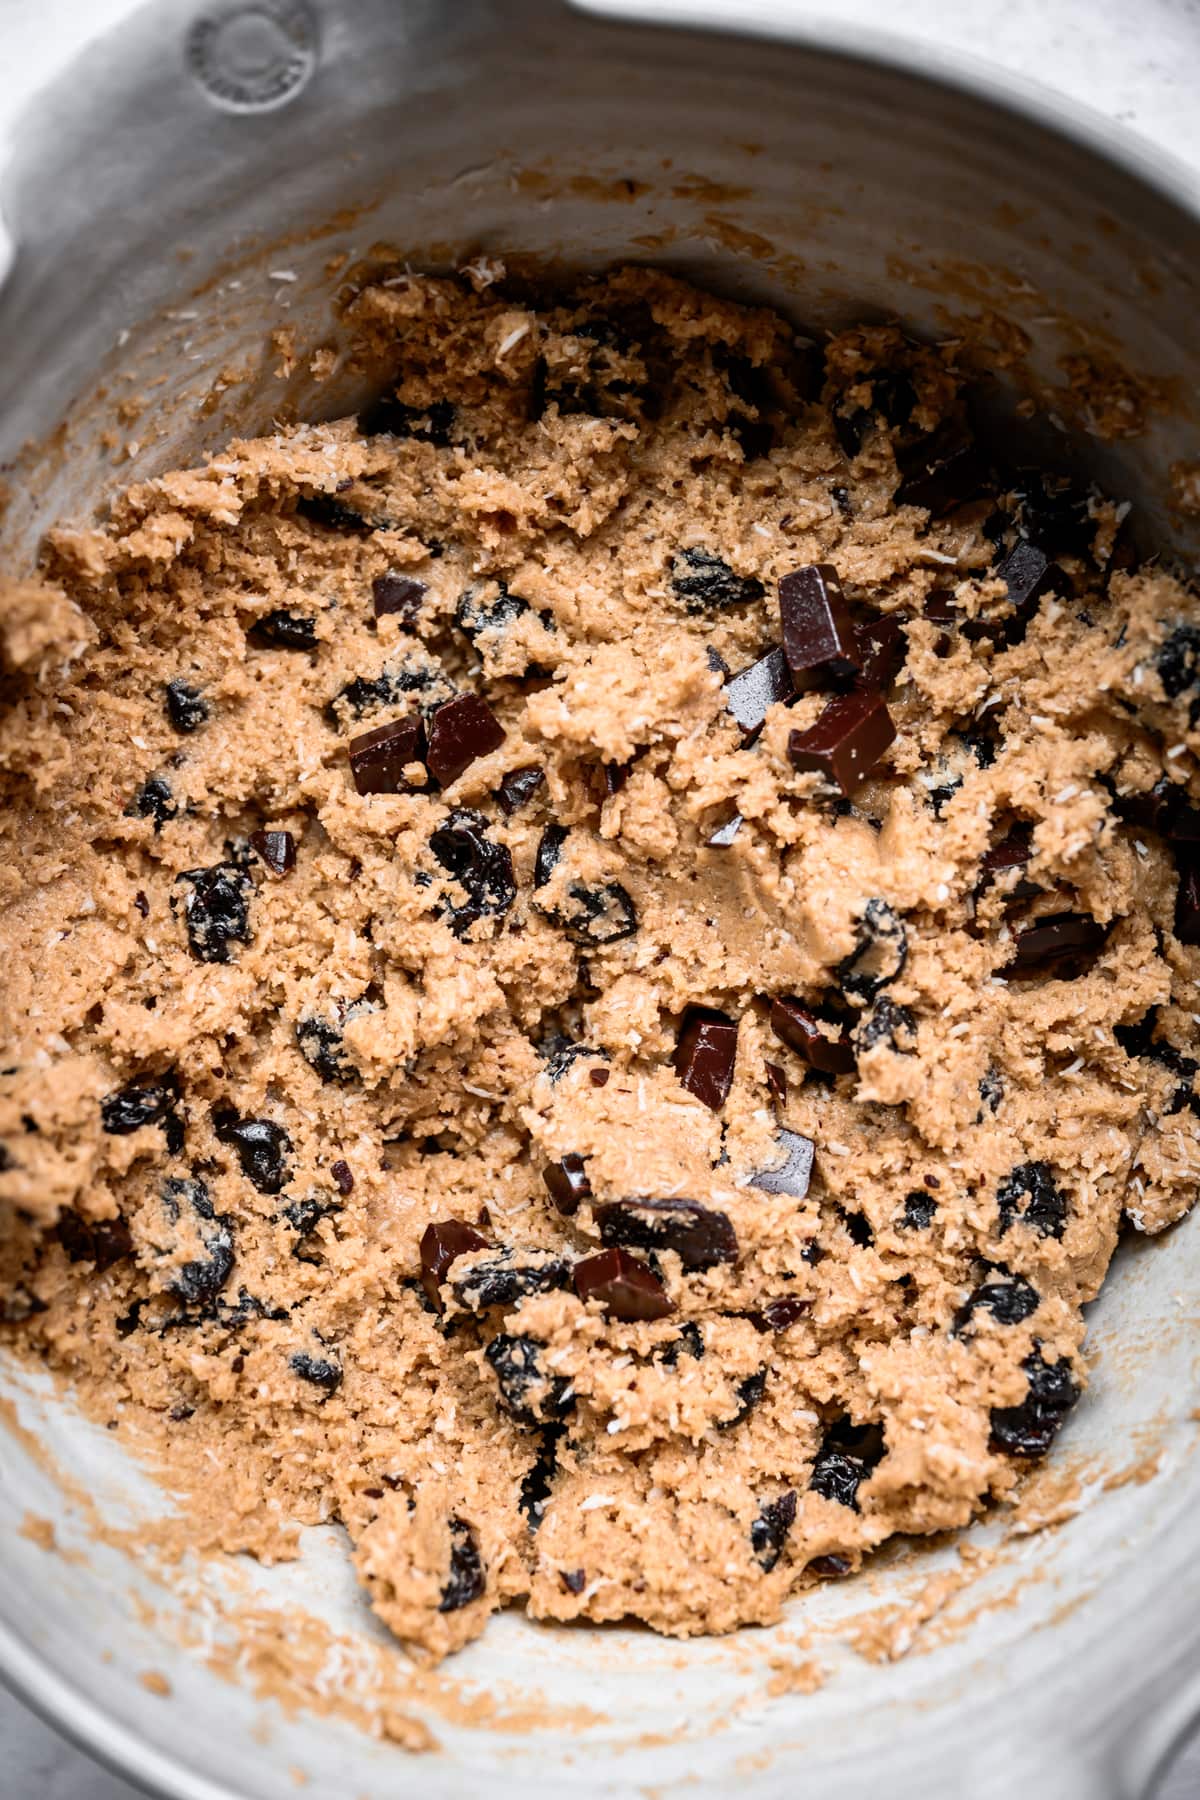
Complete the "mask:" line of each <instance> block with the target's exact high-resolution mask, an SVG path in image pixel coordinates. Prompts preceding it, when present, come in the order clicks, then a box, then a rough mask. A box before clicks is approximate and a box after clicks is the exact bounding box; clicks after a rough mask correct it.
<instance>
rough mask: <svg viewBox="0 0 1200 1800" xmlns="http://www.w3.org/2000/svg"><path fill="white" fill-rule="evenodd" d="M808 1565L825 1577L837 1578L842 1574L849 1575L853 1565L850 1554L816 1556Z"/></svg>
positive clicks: (814, 1572)
mask: <svg viewBox="0 0 1200 1800" xmlns="http://www.w3.org/2000/svg"><path fill="white" fill-rule="evenodd" d="M806 1567H807V1568H809V1569H811V1570H812V1572H813V1574H814V1575H820V1576H821V1577H822V1578H823V1579H827V1580H836V1579H837V1578H838V1577H839V1576H840V1575H848V1574H849V1573H850V1570H851V1568H852V1567H853V1565H852V1563H851V1561H850V1558H849V1557H848V1556H814V1557H813V1559H812V1561H811V1562H810V1563H808V1564H807V1565H806Z"/></svg>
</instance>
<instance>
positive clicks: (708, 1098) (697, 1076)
mask: <svg viewBox="0 0 1200 1800" xmlns="http://www.w3.org/2000/svg"><path fill="white" fill-rule="evenodd" d="M737 1038H738V1028H737V1022H736V1020H734V1019H731V1018H730V1017H729V1014H728V1013H723V1012H718V1011H717V1010H716V1009H715V1008H714V1007H711V1006H689V1007H688V1009H687V1011H686V1012H685V1013H684V1015H683V1020H682V1023H681V1024H680V1027H679V1037H678V1039H677V1040H676V1044H675V1057H674V1064H675V1073H676V1075H677V1076H678V1077H679V1082H680V1085H681V1086H682V1087H685V1088H686V1089H687V1091H688V1093H689V1094H694V1095H695V1097H696V1099H697V1100H703V1102H704V1104H705V1106H707V1107H710V1108H711V1109H712V1111H713V1112H720V1110H721V1108H722V1107H723V1106H724V1104H725V1101H726V1099H727V1097H728V1094H729V1089H730V1087H731V1086H732V1084H733V1065H734V1061H735V1059H736V1057H737Z"/></svg>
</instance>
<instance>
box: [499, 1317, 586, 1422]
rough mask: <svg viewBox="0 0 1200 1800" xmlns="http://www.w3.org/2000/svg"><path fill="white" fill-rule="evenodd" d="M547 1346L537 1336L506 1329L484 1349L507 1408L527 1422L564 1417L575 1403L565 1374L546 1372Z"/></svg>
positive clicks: (516, 1417) (507, 1410)
mask: <svg viewBox="0 0 1200 1800" xmlns="http://www.w3.org/2000/svg"><path fill="white" fill-rule="evenodd" d="M545 1349H546V1346H545V1344H540V1343H538V1341H537V1339H536V1338H531V1337H523V1336H518V1335H514V1334H512V1333H510V1332H507V1331H505V1332H501V1333H500V1335H499V1336H498V1337H494V1338H493V1339H492V1341H491V1343H490V1344H488V1345H487V1346H486V1348H485V1349H484V1352H483V1354H484V1356H485V1357H486V1359H487V1361H488V1363H489V1364H490V1365H491V1368H492V1370H493V1372H494V1374H495V1377H496V1381H497V1384H498V1386H499V1389H500V1400H501V1404H502V1405H503V1406H504V1408H505V1411H506V1412H509V1413H511V1414H512V1416H513V1418H514V1419H519V1420H520V1421H521V1423H522V1424H525V1425H544V1424H546V1423H547V1422H548V1421H549V1420H551V1419H561V1418H562V1417H563V1415H564V1414H565V1413H568V1412H570V1410H571V1408H572V1407H573V1406H574V1404H575V1395H574V1392H573V1390H572V1387H571V1383H570V1382H569V1381H568V1380H567V1378H566V1376H565V1375H555V1374H553V1373H547V1371H546V1370H545V1368H544V1367H543V1364H542V1357H543V1355H544V1352H545Z"/></svg>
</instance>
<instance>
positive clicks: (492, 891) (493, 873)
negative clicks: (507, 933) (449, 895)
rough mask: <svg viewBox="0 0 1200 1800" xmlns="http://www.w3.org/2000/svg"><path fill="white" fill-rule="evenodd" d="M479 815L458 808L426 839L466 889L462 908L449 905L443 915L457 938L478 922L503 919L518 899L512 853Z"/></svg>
mask: <svg viewBox="0 0 1200 1800" xmlns="http://www.w3.org/2000/svg"><path fill="white" fill-rule="evenodd" d="M486 825H487V820H486V819H485V818H484V817H483V815H482V813H477V812H474V811H472V810H471V809H470V808H468V807H457V808H456V809H455V810H454V812H452V813H451V814H450V816H449V818H448V819H447V820H446V822H445V824H443V825H439V826H438V829H437V830H436V831H435V832H434V833H433V835H432V837H431V838H430V840H429V848H430V849H431V850H432V851H433V854H434V855H435V856H436V857H437V859H438V861H439V862H440V863H441V865H442V867H443V868H444V869H447V870H449V872H450V874H451V875H452V876H453V877H454V879H455V881H457V882H458V883H459V885H460V886H461V887H462V888H464V889H465V891H466V895H467V898H466V902H465V904H463V905H462V906H448V907H447V908H446V913H447V916H448V918H449V919H450V923H451V927H452V929H453V931H454V934H455V936H456V937H462V936H463V934H464V933H465V932H466V931H468V930H469V929H470V927H471V926H472V925H473V924H474V923H475V921H476V920H477V919H482V918H484V917H485V916H496V917H503V915H504V914H505V913H506V912H507V911H508V909H509V907H510V906H511V905H512V903H513V901H514V900H515V899H516V897H517V883H516V880H515V878H514V876H513V864H512V853H511V851H510V850H509V848H508V846H507V844H498V843H496V841H495V839H494V838H490V837H488V835H487V832H486V830H485V829H484V828H485V826H486Z"/></svg>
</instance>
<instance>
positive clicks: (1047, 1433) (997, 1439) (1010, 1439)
mask: <svg viewBox="0 0 1200 1800" xmlns="http://www.w3.org/2000/svg"><path fill="white" fill-rule="evenodd" d="M1021 1367H1022V1368H1023V1369H1024V1371H1025V1373H1026V1375H1027V1376H1028V1377H1029V1391H1028V1393H1027V1394H1026V1396H1025V1399H1024V1400H1023V1401H1022V1402H1021V1404H1020V1405H1019V1406H1000V1407H993V1408H992V1415H991V1425H992V1436H991V1448H992V1449H993V1450H994V1451H996V1452H998V1453H1001V1454H1004V1455H1007V1456H1023V1457H1031V1458H1032V1457H1039V1456H1045V1454H1046V1452H1047V1450H1049V1448H1050V1446H1051V1444H1052V1443H1053V1442H1054V1440H1055V1438H1056V1437H1057V1436H1058V1433H1059V1431H1060V1430H1061V1429H1062V1425H1063V1421H1064V1420H1065V1418H1066V1416H1067V1414H1068V1413H1069V1412H1070V1410H1071V1408H1072V1407H1073V1406H1074V1404H1075V1402H1076V1401H1077V1400H1078V1398H1079V1385H1078V1383H1077V1382H1076V1381H1075V1379H1074V1377H1073V1375H1072V1374H1071V1365H1070V1363H1069V1362H1067V1361H1066V1359H1065V1358H1064V1359H1063V1361H1062V1362H1057V1363H1048V1362H1046V1361H1044V1360H1043V1357H1042V1354H1041V1348H1040V1346H1038V1347H1035V1348H1034V1350H1032V1351H1031V1353H1030V1354H1029V1355H1028V1356H1027V1357H1026V1358H1025V1361H1024V1362H1023V1363H1022V1364H1021Z"/></svg>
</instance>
